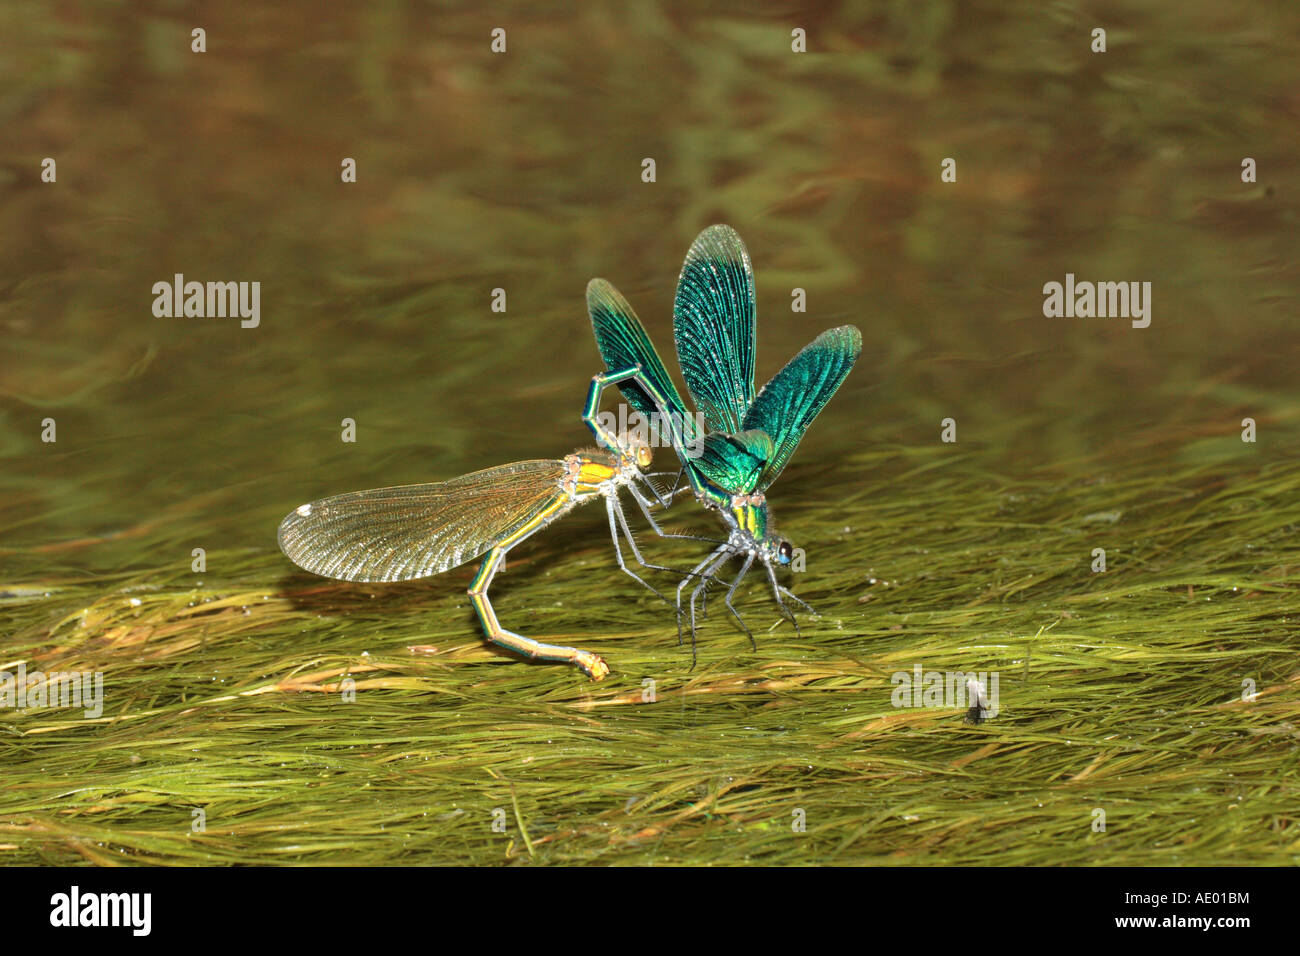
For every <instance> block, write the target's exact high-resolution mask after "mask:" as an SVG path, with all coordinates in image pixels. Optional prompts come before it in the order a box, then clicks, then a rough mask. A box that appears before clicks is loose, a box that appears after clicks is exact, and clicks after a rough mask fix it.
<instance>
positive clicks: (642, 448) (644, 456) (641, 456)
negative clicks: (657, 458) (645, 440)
mask: <svg viewBox="0 0 1300 956" xmlns="http://www.w3.org/2000/svg"><path fill="white" fill-rule="evenodd" d="M653 460H654V455H653V454H652V453H651V451H650V446H649V445H637V447H636V464H637V467H638V468H649V467H650V462H651V461H653Z"/></svg>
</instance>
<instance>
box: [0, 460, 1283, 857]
mask: <svg viewBox="0 0 1300 956" xmlns="http://www.w3.org/2000/svg"><path fill="white" fill-rule="evenodd" d="M1179 451H1180V446H1177V445H1174V446H1171V448H1170V449H1168V450H1167V451H1166V452H1165V453H1164V454H1162V455H1156V456H1154V457H1152V456H1150V455H1148V456H1147V457H1145V458H1143V459H1141V463H1140V464H1138V463H1132V462H1130V461H1128V460H1126V459H1128V458H1129V457H1130V456H1131V455H1132V452H1133V449H1132V448H1116V449H1112V450H1110V451H1109V452H1108V453H1107V454H1105V455H1100V456H1097V455H1094V456H1092V457H1091V458H1089V459H1088V460H1087V461H1082V460H1081V461H1078V462H1073V463H1069V464H1067V465H1066V466H1065V467H1061V466H1053V467H1041V466H1035V467H1033V468H1022V469H1020V470H1019V473H1017V474H1004V473H1003V472H1002V470H1000V469H999V468H995V467H993V466H992V465H991V464H990V462H991V461H997V459H993V458H991V456H989V455H987V454H984V453H981V452H979V451H978V450H976V451H964V450H961V446H960V445H959V446H953V447H950V448H943V447H939V448H932V447H928V446H927V447H924V448H909V447H906V446H899V445H895V446H892V447H887V450H884V451H880V450H873V451H870V452H861V453H858V454H856V455H853V456H850V457H849V458H848V459H847V460H845V461H843V462H839V463H837V464H836V465H835V466H834V467H829V466H809V467H808V468H806V469H803V472H802V474H801V466H800V465H799V464H796V465H794V466H792V468H791V469H790V474H789V475H788V476H786V477H785V478H784V479H783V482H782V485H786V486H788V487H790V488H791V489H792V493H791V494H790V496H789V497H788V498H787V499H785V500H781V499H780V498H779V491H780V488H779V487H778V489H776V492H777V493H778V497H777V499H776V500H777V505H776V508H777V515H778V519H779V520H781V521H782V527H783V528H787V529H789V530H790V532H791V534H792V535H793V536H794V538H795V541H796V544H804V545H806V546H807V548H808V554H809V559H808V560H809V565H808V570H807V572H806V573H804V574H803V575H801V576H798V577H797V578H796V584H797V588H798V592H799V593H800V594H801V595H802V596H804V597H805V598H807V599H808V600H809V601H811V602H812V603H813V604H814V606H816V607H818V609H819V611H821V616H820V617H818V618H806V617H805V618H804V619H802V621H801V627H802V628H803V636H802V638H799V637H796V636H795V634H794V631H793V629H791V628H790V627H789V626H788V624H784V623H780V621H779V618H778V617H777V615H776V613H775V611H774V609H773V608H772V606H771V605H770V602H768V600H767V599H766V598H765V597H764V595H763V593H762V591H761V589H757V588H755V589H747V591H746V593H745V597H744V598H743V600H742V601H741V602H740V603H739V606H740V608H741V611H742V613H744V614H746V615H747V618H748V619H749V621H750V622H751V624H752V625H753V626H754V630H755V634H756V636H757V638H758V641H759V648H758V650H757V652H755V651H753V650H751V649H750V647H749V644H748V641H747V640H746V639H745V637H744V635H743V634H741V633H740V632H739V631H738V630H737V629H736V628H735V627H733V626H732V625H731V624H730V623H729V622H728V621H727V620H726V615H725V613H724V612H723V610H722V609H721V607H720V602H719V601H718V595H717V594H716V593H715V594H714V596H713V602H712V603H711V605H710V608H709V617H708V619H707V621H706V622H705V624H704V626H703V627H702V628H701V634H700V644H699V648H698V655H699V660H698V664H697V666H696V667H695V669H694V670H690V669H689V653H688V652H687V651H686V650H684V649H679V648H678V647H677V644H676V629H675V627H674V626H673V622H672V618H671V615H670V614H669V613H668V612H667V609H666V608H665V607H664V606H663V605H662V604H660V603H659V602H658V601H657V600H656V599H655V598H654V597H653V596H651V595H648V594H646V593H645V592H642V591H641V590H640V589H639V588H638V587H637V586H636V584H635V583H634V582H630V581H628V582H626V583H625V582H624V581H623V580H622V579H621V578H622V576H621V575H619V574H618V573H617V570H616V569H615V568H613V566H612V560H611V558H610V555H609V554H608V545H607V542H604V541H603V540H602V538H601V536H600V535H599V534H595V533H592V530H593V529H592V527H588V526H587V525H588V524H591V522H587V523H584V522H582V521H576V522H575V523H574V525H573V526H572V527H570V528H564V529H558V530H557V532H556V533H555V534H548V535H545V536H542V537H540V538H539V539H538V540H537V541H536V542H530V545H529V547H527V548H526V549H521V550H522V553H521V554H520V555H519V556H518V557H516V556H515V555H514V554H512V555H511V562H510V565H509V567H508V570H507V572H506V573H505V574H504V575H503V576H502V578H501V587H500V588H499V597H498V607H499V611H500V613H501V615H502V617H503V620H505V621H507V622H510V623H514V624H517V625H518V626H519V627H520V628H524V629H526V630H527V632H528V633H530V634H533V635H536V636H545V637H547V638H548V639H554V640H559V641H566V642H567V641H572V642H579V643H583V644H584V646H591V647H592V648H593V649H596V650H598V651H599V652H601V653H603V654H605V655H606V657H607V659H608V660H609V661H610V663H611V666H612V667H613V669H614V673H613V676H612V677H611V678H610V679H609V680H607V681H606V682H604V683H601V684H594V683H591V682H590V681H587V680H585V679H584V678H582V677H581V675H579V674H578V673H576V672H575V671H572V670H571V669H568V668H564V667H559V666H549V665H531V664H527V663H521V662H519V661H516V660H514V659H512V658H510V657H508V656H505V655H503V654H500V653H497V652H496V651H494V650H492V649H490V648H488V647H486V646H485V645H484V644H483V643H482V642H481V641H480V640H479V639H478V637H477V631H476V629H475V626H474V621H473V617H472V612H471V610H470V608H469V605H468V602H467V600H466V598H465V596H464V593H463V589H464V586H465V584H466V583H467V581H468V578H469V574H470V570H471V569H469V568H464V569H458V570H457V571H454V572H450V573H449V574H446V575H443V576H441V577H439V578H435V579H433V580H432V581H428V582H416V583H412V584H409V585H400V586H392V587H381V586H374V585H369V586H363V585H346V584H341V583H338V582H331V581H325V580H321V579H317V578H313V577H310V576H307V575H302V574H299V573H297V572H296V571H294V570H293V569H292V568H291V567H290V566H288V565H287V562H284V561H283V559H282V558H281V557H280V556H279V555H278V553H276V552H274V550H273V549H272V548H271V547H270V542H268V547H267V548H265V549H261V550H248V551H241V552H234V553H220V552H215V553H213V554H210V555H209V556H208V560H209V562H210V566H211V567H214V568H215V567H220V568H221V569H222V572H221V574H220V575H211V574H209V575H205V576H204V577H203V581H202V584H201V585H200V584H197V583H196V582H195V579H194V576H192V575H186V574H178V573H177V572H176V571H175V570H174V569H170V570H169V569H167V568H163V567H157V568H141V569H138V570H135V571H133V572H131V573H130V574H119V575H114V576H111V577H108V578H99V577H77V576H72V575H70V576H66V577H60V578H59V579H58V580H50V581H39V580H37V581H30V580H29V581H12V582H8V583H6V585H5V586H3V587H0V590H2V591H3V592H4V595H5V597H4V601H3V604H2V605H0V607H2V608H3V610H2V611H0V613H3V615H4V617H5V619H6V624H7V627H6V634H7V635H8V637H7V639H6V642H5V645H4V647H5V652H4V654H3V657H4V659H5V662H6V667H8V668H10V669H12V666H13V664H14V663H15V662H17V661H18V660H23V661H25V662H26V664H27V667H28V669H29V670H35V669H40V670H42V671H46V672H48V671H53V670H71V669H97V670H101V671H102V672H103V673H104V681H105V696H106V704H105V708H104V713H103V715H102V716H100V717H99V718H97V719H92V718H87V717H84V716H83V715H82V714H81V713H80V712H77V711H70V710H66V709H63V710H60V709H43V710H24V711H14V710H10V711H6V712H5V713H4V714H3V738H2V739H3V743H2V744H0V746H2V747H3V766H4V767H5V786H4V788H3V792H2V793H0V860H3V861H4V862H8V863H76V862H85V863H93V864H112V863H137V864H138V863H157V864H168V865H185V864H200V863H205V864H233V863H269V864H293V863H299V864H301V863H324V864H341V865H352V864H358V865H360V864H392V863H397V864H403V863H406V864H416V863H458V862H469V863H510V862H523V861H528V862H536V863H558V862H598V863H632V864H641V863H688V864H702V863H707V864H723V863H739V862H764V863H777V864H805V863H814V862H816V863H879V864H919V863H927V864H931V863H942V864H1005V865H1016V864H1081V865H1093V864H1107V865H1119V864H1132V865H1147V864H1186V863H1198V864H1242V863H1246V864H1250V863H1260V864H1263V863H1272V864H1278V863H1294V862H1296V861H1297V859H1300V830H1297V829H1295V824H1296V816H1297V814H1296V810H1295V807H1296V806H1298V805H1300V803H1298V802H1297V795H1298V793H1297V790H1298V781H1300V771H1298V768H1297V763H1298V762H1300V693H1297V692H1298V691H1300V667H1298V666H1297V663H1296V652H1297V649H1298V645H1300V639H1298V638H1297V629H1296V625H1295V622H1294V614H1295V611H1294V608H1295V605H1296V597H1297V594H1296V591H1297V582H1296V572H1297V568H1298V567H1300V556H1298V553H1297V549H1296V547H1295V544H1294V542H1295V531H1296V527H1297V524H1300V494H1297V492H1300V467H1296V466H1294V465H1293V464H1291V463H1289V462H1284V461H1277V460H1261V459H1259V458H1257V459H1256V460H1255V461H1254V462H1252V463H1251V464H1249V465H1247V466H1244V467H1243V466H1242V464H1241V463H1240V462H1238V463H1236V464H1233V465H1231V466H1229V465H1226V464H1224V463H1223V462H1221V461H1211V462H1209V463H1204V462H1187V461H1181V460H1180V459H1181V458H1182V457H1184V456H1182V455H1180V454H1179ZM813 475H816V478H817V480H816V481H815V482H814V481H811V480H807V479H810V478H811V477H812V476H813ZM810 487H814V488H816V489H818V491H819V494H818V495H817V496H816V499H820V502H819V501H818V500H816V499H814V497H813V496H809V495H802V496H801V495H800V494H798V493H797V492H798V491H799V490H800V489H806V488H810ZM693 508H694V506H693V505H682V506H679V507H678V508H676V509H674V511H673V512H672V513H671V514H673V515H676V516H677V521H678V523H679V524H680V525H681V526H682V527H691V528H696V529H700V528H703V527H706V526H707V525H706V522H707V518H708V516H706V515H703V514H702V513H699V512H697V511H694V510H692V509H693ZM595 524H596V525H598V522H596V523H595ZM593 527H594V525H593ZM597 530H598V529H597ZM656 543H658V542H656ZM1094 547H1105V548H1106V550H1107V566H1108V569H1107V571H1106V572H1105V573H1102V574H1094V573H1092V571H1091V570H1090V563H1091V560H1092V557H1091V551H1092V549H1093V548H1094ZM668 550H669V551H673V552H675V554H674V556H675V557H678V558H681V559H682V560H681V561H679V563H683V562H684V560H686V559H688V558H689V556H690V555H691V554H692V553H693V552H692V551H691V550H690V548H689V546H688V545H687V544H684V543H674V544H673V545H671V546H668ZM47 592H48V596H47ZM918 663H919V664H920V665H921V666H922V667H923V668H924V669H925V670H939V671H948V670H960V671H967V672H969V671H996V672H998V673H999V675H1000V708H1001V712H1000V713H999V714H998V715H997V716H996V717H995V718H994V719H992V720H989V721H986V722H984V723H981V724H970V723H967V722H965V721H964V719H963V717H964V714H963V712H962V711H961V710H959V709H936V708H915V709H914V708H896V707H894V706H892V704H891V692H892V690H893V688H894V685H893V684H891V675H893V674H894V673H895V672H905V673H910V672H911V670H912V668H913V666H914V665H916V664H918ZM1247 679H1250V680H1252V681H1254V685H1255V689H1256V692H1257V697H1256V698H1255V699H1254V700H1253V702H1252V701H1247V700H1244V699H1243V681H1244V680H1247ZM646 680H652V681H653V682H654V685H653V691H652V690H651V688H650V687H649V686H648V685H647V684H645V683H644V681H646ZM345 681H350V682H351V683H350V684H345V683H344V682H345ZM349 687H350V688H351V689H352V690H353V691H354V692H355V702H345V701H344V694H343V692H344V691H345V690H346V689H348V688H349ZM1098 808H1100V809H1102V810H1104V811H1105V823H1106V829H1105V832H1096V831H1094V829H1093V820H1094V810H1096V809H1098ZM196 809H201V810H202V811H203V813H204V814H205V824H204V828H203V829H202V831H201V832H197V831H195V830H193V829H192V823H193V819H194V811H195V810H196ZM796 811H802V814H803V815H804V818H805V819H806V831H805V832H799V833H796V832H793V830H792V823H793V822H794V820H795V818H796V816H795V814H796ZM494 821H496V822H497V825H498V827H499V828H500V827H504V832H494V830H493V823H494Z"/></svg>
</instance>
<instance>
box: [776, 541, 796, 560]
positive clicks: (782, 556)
mask: <svg viewBox="0 0 1300 956" xmlns="http://www.w3.org/2000/svg"><path fill="white" fill-rule="evenodd" d="M793 557H794V545H792V544H791V543H790V542H789V541H782V542H781V546H780V547H779V548H777V551H776V559H777V560H778V561H780V562H781V563H782V564H789V563H790V559H791V558H793Z"/></svg>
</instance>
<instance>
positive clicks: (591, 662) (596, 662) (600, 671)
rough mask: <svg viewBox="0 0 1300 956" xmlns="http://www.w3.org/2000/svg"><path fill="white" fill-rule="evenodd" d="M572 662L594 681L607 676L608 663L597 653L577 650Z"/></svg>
mask: <svg viewBox="0 0 1300 956" xmlns="http://www.w3.org/2000/svg"><path fill="white" fill-rule="evenodd" d="M573 662H574V663H575V664H577V665H578V668H579V669H580V670H581V671H582V672H583V673H584V674H586V675H587V676H588V677H590V678H591V679H592V680H594V681H602V680H604V679H605V678H606V677H608V676H609V665H608V664H606V663H605V659H604V658H603V657H601V656H599V655H598V654H592V653H591V652H589V651H578V656H577V657H576V658H574V661H573Z"/></svg>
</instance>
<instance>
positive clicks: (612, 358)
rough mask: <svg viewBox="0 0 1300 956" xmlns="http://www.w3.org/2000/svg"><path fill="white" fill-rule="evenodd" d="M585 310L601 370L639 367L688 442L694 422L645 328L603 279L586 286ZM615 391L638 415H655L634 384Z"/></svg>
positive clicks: (653, 406) (621, 385)
mask: <svg viewBox="0 0 1300 956" xmlns="http://www.w3.org/2000/svg"><path fill="white" fill-rule="evenodd" d="M587 311H588V312H590V313H591V330H592V332H594V333H595V336H596V347H597V348H598V349H600V356H601V358H603V359H604V360H605V371H607V372H615V371H622V370H623V369H625V368H631V367H632V366H633V365H639V366H641V372H642V374H643V375H645V377H646V379H647V380H648V381H649V382H650V383H651V384H653V385H654V386H655V387H656V388H658V389H659V391H661V392H663V394H664V397H665V398H667V399H668V406H669V407H668V408H667V409H665V411H667V412H669V413H671V414H673V415H676V416H677V417H678V418H679V419H680V420H681V422H682V427H683V428H684V430H685V433H686V434H685V437H686V439H687V440H688V441H690V440H693V439H694V438H695V437H696V434H697V430H696V427H695V419H694V418H692V417H691V416H689V415H687V414H686V403H685V402H683V401H682V396H681V393H680V392H678V391H677V386H676V385H674V384H673V380H672V379H671V378H670V377H669V376H668V370H667V369H666V368H664V363H663V359H661V358H660V357H659V353H658V352H657V351H655V347H654V343H652V342H651V341H650V336H649V335H648V334H647V333H646V330H645V326H643V325H642V324H641V320H640V319H639V318H637V314H636V312H635V311H633V309H632V306H631V305H629V304H628V301H627V299H625V298H623V296H622V294H620V293H619V291H618V290H617V289H615V288H614V287H613V286H612V285H610V284H609V283H608V282H606V281H605V280H604V279H592V280H591V281H590V282H588V283H587ZM619 390H620V391H621V392H622V393H623V397H624V398H626V399H627V401H628V404H629V405H631V406H632V407H633V408H635V409H636V410H637V411H638V412H640V413H641V414H642V415H646V416H650V415H657V414H658V413H659V406H658V404H657V403H656V402H655V400H654V399H653V398H651V397H650V396H649V395H648V394H646V392H645V390H644V389H642V388H641V386H639V385H637V384H636V382H634V381H627V382H621V383H619Z"/></svg>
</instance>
